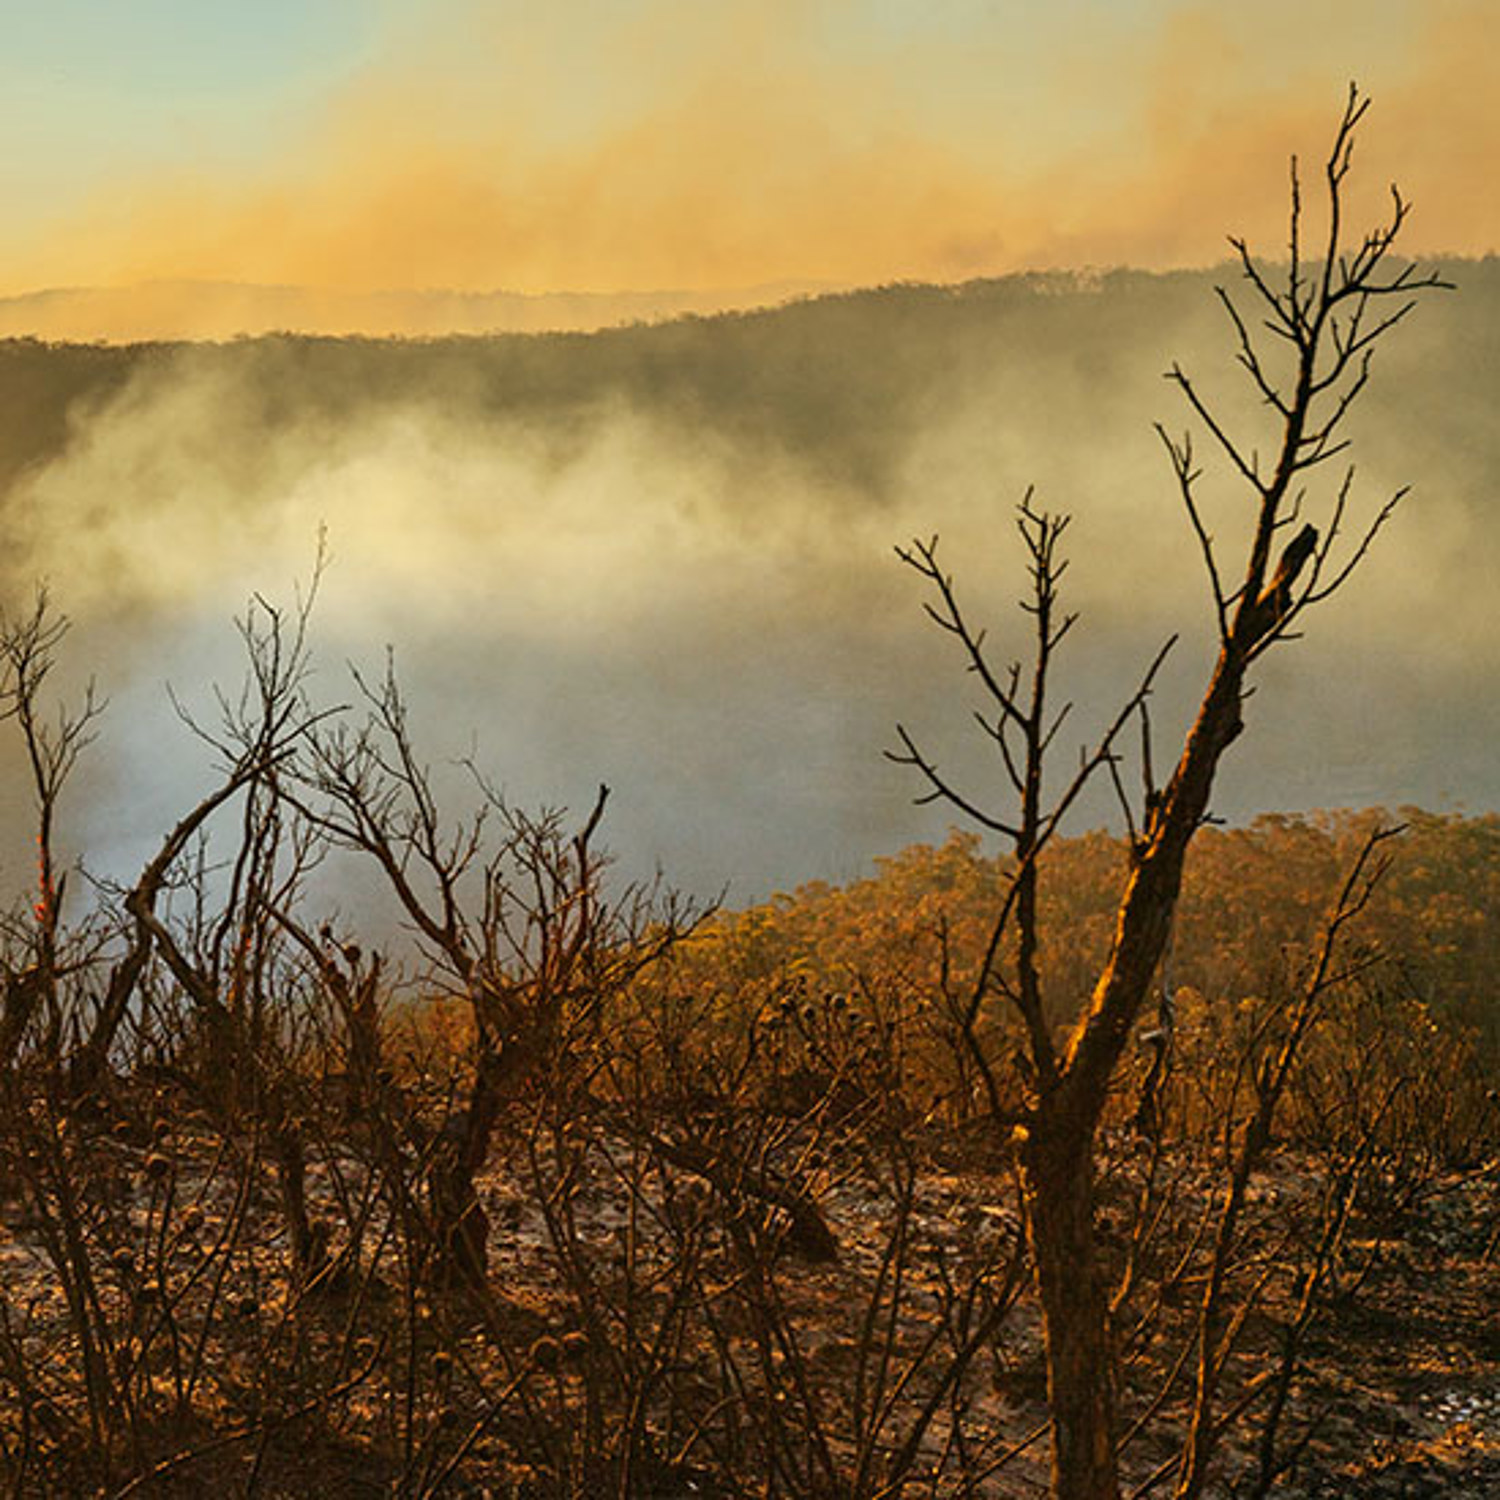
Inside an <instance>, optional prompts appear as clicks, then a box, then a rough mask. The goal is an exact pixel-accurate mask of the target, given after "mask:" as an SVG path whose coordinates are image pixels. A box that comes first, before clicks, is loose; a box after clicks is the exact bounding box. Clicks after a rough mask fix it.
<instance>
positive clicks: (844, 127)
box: [0, 0, 1500, 335]
mask: <svg viewBox="0 0 1500 1500" xmlns="http://www.w3.org/2000/svg"><path fill="white" fill-rule="evenodd" d="M394 15H395V16H396V19H393V20H392V21H391V23H390V25H391V28H392V29H391V31H390V34H389V36H388V38H387V43H386V46H385V48H384V49H383V50H382V51H381V52H380V53H379V55H377V56H376V57H375V59H374V60H372V61H370V62H369V63H367V64H366V65H364V66H363V67H361V68H359V69H358V70H357V71H355V73H354V74H353V75H352V76H351V77H350V78H349V79H348V81H347V82H346V83H345V84H344V85H343V86H342V87H341V88H340V89H339V90H338V91H336V92H335V93H333V94H331V95H329V96H327V97H325V98H323V99H322V100H321V101H319V102H318V104H317V105H316V106H308V105H306V104H305V103H304V105H303V106H302V108H303V114H302V115H301V117H300V124H299V126H298V127H297V128H295V129H293V128H290V127H288V126H287V125H286V123H285V122H284V121H282V122H278V124H279V128H278V129H277V131H275V132H274V133H269V132H268V134H270V136H271V139H273V140H274V143H275V145H274V149H271V148H268V149H267V151H266V152H265V153H263V154H262V155H259V156H256V155H254V154H253V153H251V154H250V155H249V156H248V157H246V158H245V159H238V158H236V159H233V160H231V159H227V158H226V159H214V160H208V159H204V160H196V161H195V160H194V159H193V158H192V157H191V156H189V155H188V154H187V153H186V152H184V153H183V154H182V155H181V156H180V157H178V158H176V159H173V160H170V161H167V160H161V161H156V162H153V163H151V164H149V165H147V164H143V166H142V168H141V170H140V171H139V172H137V173H133V174H131V173H127V174H124V175H121V176H119V177H117V178H116V180H114V181H113V182H112V183H111V184H110V185H109V186H108V187H106V188H102V189H99V190H98V191H97V193H96V195H95V196H93V197H92V198H90V199H88V200H87V201H82V202H79V203H77V204H76V205H75V208H74V211H73V212H71V213H69V214H66V215H64V216H63V217H62V218H60V219H58V218H54V219H52V220H51V221H49V222H48V223H47V224H45V225H43V224H38V225H34V226H33V230H34V232H31V233H29V234H28V233H27V232H21V233H17V234H14V235H12V237H11V249H10V251H9V253H8V254H7V255H6V257H5V258H4V262H3V264H0V282H3V284H6V285H8V286H9V287H11V288H12V289H15V290H22V289H34V288H37V287H44V286H50V287H57V286H68V285H78V286H93V285H106V286H113V287H121V286H127V285H134V284H138V283H144V282H149V283H153V284H152V285H149V286H147V287H145V288H144V289H143V291H142V293H141V297H142V308H141V313H140V318H139V319H137V320H136V321H135V323H134V324H133V331H134V332H135V333H136V334H140V333H143V332H144V333H149V332H151V331H153V328H154V329H155V330H156V331H173V330H175V331H178V332H181V331H184V330H186V331H193V328H192V324H193V320H194V318H195V316H200V317H201V316H202V314H201V310H200V311H196V312H195V309H199V307H200V304H201V300H202V299H201V295H199V294H197V293H195V291H194V289H193V287H192V286H191V285H185V284H184V282H194V281H197V282H202V281H205V280H206V281H211V282H216V283H224V282H229V283H255V284H258V285H267V284H269V285H271V286H274V287H295V288H299V289H301V290H300V291H299V294H298V296H299V299H300V300H297V301H295V302H294V303H289V302H288V301H287V300H286V298H285V296H282V298H281V301H280V302H277V301H276V300H275V298H274V297H272V298H271V300H270V303H269V304H268V305H270V306H274V307H276V308H278V309H279V311H280V312H282V313H283V314H285V315H286V317H287V319H288V321H287V323H286V325H285V326H291V327H297V328H308V329H317V328H320V327H322V328H330V329H344V328H346V327H348V326H349V325H348V321H347V320H348V318H349V316H350V307H349V304H348V301H347V299H348V297H349V295H350V294H352V293H365V294H369V293H374V292H377V291H383V290H385V291H397V292H401V293H403V294H407V295H408V296H409V295H410V294H411V293H413V292H415V291H419V290H421V289H424V288H441V289H449V290H453V289H457V290H460V291H468V292H488V291H492V290H494V289H496V288H507V289H510V290H513V291H520V292H532V293H556V292H561V291H566V292H578V291H581V290H593V291H597V292H621V291H628V290H633V291H636V292H642V291H651V292H657V291H661V290H663V289H671V290H674V291H676V292H678V293H690V294H696V295H699V296H702V297H711V296H712V295H714V294H721V293H723V292H724V291H725V290H726V289H734V288H741V289H744V288H756V287H766V286H784V285H787V284H795V285H806V284H809V283H816V284H823V285H827V284H832V285H842V286H851V285H868V284H873V283H881V282H887V281H891V280H897V279H925V280H949V281H951V280H961V279H964V278H967V277H972V276H976V275H982V274H984V275H988V274H995V273H999V272H1004V271H1014V270H1026V269H1040V268H1048V267H1067V266H1082V265H1094V266H1113V265H1122V264H1130V265H1138V266H1147V267H1158V268H1160V267H1172V266H1189V265H1204V264H1210V263H1213V262H1214V261H1216V260H1217V259H1218V258H1219V256H1220V255H1221V253H1222V247H1223V239H1222V236H1223V234H1224V232H1225V231H1226V230H1232V231H1235V232H1242V233H1245V234H1247V235H1249V236H1250V237H1251V238H1253V239H1255V240H1257V241H1258V242H1260V243H1271V244H1279V243H1281V240H1282V236H1283V234H1284V229H1283V226H1282V224H1281V222H1280V209H1279V206H1278V205H1279V204H1280V203H1282V202H1283V201H1284V191H1283V189H1284V181H1285V163H1286V160H1287V158H1288V156H1289V155H1290V154H1291V153H1292V152H1293V151H1295V150H1299V149H1300V150H1302V151H1303V153H1304V154H1306V153H1307V152H1308V151H1309V147H1310V145H1311V147H1312V149H1313V150H1314V151H1315V150H1316V148H1317V146H1318V145H1319V144H1320V143H1321V142H1323V141H1324V140H1326V139H1327V137H1328V135H1329V131H1330V127H1331V124H1332V119H1333V116H1334V114H1335V113H1336V110H1337V108H1338V106H1339V104H1340V103H1341V101H1342V99H1343V96H1344V91H1345V88H1346V85H1347V80H1348V79H1349V78H1350V77H1356V78H1358V79H1360V81H1361V83H1362V84H1363V85H1364V87H1365V88H1366V90H1367V91H1368V92H1370V93H1372V94H1373V95H1374V96H1375V98H1376V103H1377V107H1376V110H1375V112H1374V113H1373V114H1372V116H1371V118H1370V122H1369V125H1368V127H1367V130H1366V132H1365V135H1364V139H1363V140H1362V143H1361V152H1362V153H1363V154H1364V155H1367V156H1368V158H1369V159H1371V160H1377V161H1379V162H1380V163H1381V169H1382V179H1381V180H1377V181H1374V182H1367V183H1365V184H1364V185H1363V186H1362V187H1361V188H1360V189H1359V191H1360V192H1362V193H1366V194H1367V195H1368V196H1369V197H1370V198H1372V199H1377V200H1378V198H1379V197H1380V195H1381V194H1383V192H1384V186H1385V184H1384V178H1387V177H1393V178H1395V179H1396V180H1398V181H1399V182H1401V183H1402V185H1403V186H1404V187H1405V188H1406V190H1407V191H1408V192H1410V193H1411V194H1412V195H1414V196H1415V198H1416V199H1417V201H1418V203H1419V205H1420V209H1421V213H1420V215H1419V217H1418V220H1417V221H1416V225H1415V231H1414V237H1413V238H1412V240H1411V243H1412V245H1413V246H1416V247H1420V248H1424V249H1426V250H1428V251H1433V250H1437V251H1443V252H1450V253H1452V252H1460V253H1467V254H1475V253H1483V252H1486V251H1488V250H1490V249H1493V248H1494V247H1495V246H1496V245H1497V244H1500V203H1497V202H1496V200H1495V198H1494V195H1493V194H1487V193H1485V192H1484V191H1482V184H1483V183H1484V182H1485V181H1486V180H1487V175H1488V174H1487V167H1488V163H1489V162H1491V161H1493V160H1494V159H1495V156H1496V152H1497V148H1500V99H1497V96H1496V93H1495V90H1494V89H1493V88H1492V87H1490V85H1489V79H1488V64H1487V60H1488V57H1489V50H1490V49H1489V45H1488V44H1489V40H1490V31H1491V26H1492V20H1493V17H1492V14H1491V10H1490V7H1489V6H1487V5H1486V4H1484V3H1482V0H1362V3H1359V4H1354V3H1349V0H1331V3H1329V4H1325V5H1323V6H1321V7H1319V9H1318V15H1317V24H1316V25H1310V24H1309V23H1308V16H1307V12H1306V8H1305V6H1302V5H1298V4H1294V3H1292V0H1267V3H1265V4H1262V5H1259V6H1256V7H1254V8H1250V9H1243V10H1241V11H1229V10H1227V9H1226V8H1225V7H1222V6H1210V5H1204V4H1201V3H1199V4H1188V3H1176V4H1161V5H1133V6H1119V7H1116V6H1100V5H1097V4H1091V3H1087V0H1074V3H1073V4H1071V5H1062V6H1055V7H1046V8H1042V7H1033V6H1025V7H1022V6H1003V5H1002V6H979V5H970V4H962V5H956V6H951V7H948V6H945V7H940V8H937V9H936V10H934V8H933V7H930V6H922V7H916V6H909V5H907V4H905V3H900V4H896V5H893V6H889V7H884V6H883V7H871V8H867V7H853V6H847V5H845V4H842V3H840V0H819V3H815V4H807V3H795V4H793V3H788V0H777V3H767V0H734V3H728V4H719V5H714V6H703V5H699V4H692V3H687V0H651V3H648V4H644V5H633V6H623V7H622V6H614V5H606V4H599V3H590V0H573V3H571V4H567V5H562V6H554V7H548V8H547V10H546V12H545V14H543V13H542V12H540V11H538V10H537V9H536V8H535V7H524V8H517V7H496V6H493V5H489V4H481V3H477V0H468V3H459V0H443V3H437V4H433V5H424V6H423V7H421V13H420V20H416V19H411V18H408V19H407V20H406V21H401V20H400V19H399V16H400V12H399V8H398V10H397V11H396V12H394ZM1308 165H1309V167H1310V170H1311V173H1312V175H1313V176H1314V177H1315V176H1316V173H1317V171H1318V166H1319V163H1318V162H1316V161H1312V162H1310V163H1309V164H1308ZM1247 204H1250V205H1265V206H1266V208H1265V211H1264V212H1260V211H1258V210H1253V211H1250V212H1249V213H1248V215H1247V210H1246V205H1247ZM320 291H321V293H322V294H323V296H324V298H325V299H326V300H325V301H324V302H322V303H320V302H319V300H318V293H319V292H320ZM472 311H473V309H467V310H466V309H464V308H462V307H459V306H454V305H453V304H452V303H451V302H450V303H449V304H448V305H447V307H446V314H445V315H446V316H447V317H448V318H449V319H450V320H451V321H450V322H449V324H448V326H449V327H454V328H457V327H469V326H472V325H471V324H470V323H468V322H466V321H464V319H465V318H466V317H467V316H468V315H470V314H472ZM558 311H559V313H560V315H563V314H562V310H561V309H559V310H558ZM598 311H600V312H603V311H604V309H602V308H601V309H598ZM24 313H25V316H27V317H28V318H29V319H30V320H31V322H32V323H33V325H34V326H33V330H32V331H35V332H38V333H41V334H44V335H45V334H47V333H49V332H55V331H59V330H61V329H63V328H73V327H76V326H77V315H76V313H75V312H72V311H70V310H69V306H68V304H67V303H66V301H64V302H60V303H59V302H52V303H46V302H36V303H33V304H31V305H29V306H28V307H27V308H25V309H24ZM362 313H363V316H364V317H365V318H366V319H368V322H367V325H366V326H367V331H371V332H412V331H423V332H428V331H433V329H434V327H435V324H434V321H433V320H434V318H435V317H438V316H439V314H437V313H435V312H434V308H433V305H432V304H431V303H427V304H423V303H422V302H421V301H420V299H418V300H408V301H405V302H403V301H400V300H388V301H386V302H384V303H367V304H366V305H365V306H364V308H363V310H362ZM621 315H622V316H627V317H628V316H631V315H632V313H631V311H630V307H629V304H621ZM216 316H218V317H219V319H220V321H218V322H211V323H210V324H209V325H208V327H207V328H200V329H199V330H198V331H209V332H218V331H221V330H222V328H223V326H224V325H223V322H222V318H223V317H226V316H227V317H231V318H232V316H233V314H232V313H226V312H224V310H223V309H222V308H221V309H220V311H219V313H218V314H217V315H216ZM271 316H273V314H272V313H270V312H268V311H267V310H266V307H265V306H259V305H256V306H249V307H246V308H244V309H243V310H242V311H241V313H240V319H241V322H240V326H243V327H246V328H264V327H267V326H272V325H269V324H268V323H267V322H266V319H267V318H269V317H271ZM504 316H505V315H504V313H503V312H502V311H499V310H497V312H496V324H495V326H514V325H511V324H506V323H505V322H504ZM564 316H565V315H564ZM111 317H112V320H113V321H112V323H111V326H112V327H125V326H128V322H127V320H125V319H122V318H120V317H119V315H118V314H111ZM600 321H601V322H603V321H608V319H607V318H606V317H601V318H600ZM10 326H14V324H13V323H12V324H11V325H10Z"/></svg>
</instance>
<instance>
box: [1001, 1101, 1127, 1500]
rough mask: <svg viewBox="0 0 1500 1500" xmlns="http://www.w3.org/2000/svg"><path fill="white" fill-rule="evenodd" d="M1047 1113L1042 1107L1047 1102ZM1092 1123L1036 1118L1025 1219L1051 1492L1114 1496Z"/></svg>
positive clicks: (1111, 1398)
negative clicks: (1041, 1337) (1037, 1309)
mask: <svg viewBox="0 0 1500 1500" xmlns="http://www.w3.org/2000/svg"><path fill="white" fill-rule="evenodd" d="M1049 1115H1050V1112H1049ZM1093 1156H1094V1151H1093V1137H1092V1133H1091V1132H1088V1131H1085V1130H1082V1129H1080V1128H1078V1127H1077V1124H1076V1122H1074V1121H1070V1120H1068V1119H1067V1118H1066V1117H1061V1116H1059V1117H1056V1118H1050V1117H1049V1118H1047V1119H1046V1122H1045V1123H1044V1119H1043V1117H1040V1116H1039V1118H1038V1120H1037V1123H1036V1125H1035V1126H1034V1127H1033V1129H1032V1130H1031V1131H1030V1132H1029V1133H1028V1134H1027V1136H1026V1140H1025V1143H1024V1146H1023V1148H1022V1151H1021V1172H1022V1182H1023V1185H1024V1192H1025V1198H1024V1202H1025V1209H1026V1228H1027V1235H1028V1238H1029V1239H1030V1242H1031V1253H1032V1257H1033V1261H1034V1263H1035V1266H1036V1284H1037V1291H1038V1293H1039V1295H1040V1297H1041V1301H1042V1313H1043V1319H1044V1323H1045V1327H1046V1334H1047V1398H1048V1402H1049V1404H1050V1406H1051V1409H1052V1493H1053V1494H1054V1495H1059V1496H1066V1497H1067V1500H1116V1496H1118V1494H1119V1474H1118V1469H1117V1465H1116V1459H1115V1366H1114V1348H1113V1341H1112V1339H1111V1336H1110V1327H1109V1308H1108V1298H1107V1295H1106V1291H1105V1286H1104V1278H1103V1275H1102V1273H1101V1270H1100V1267H1099V1263H1098V1255H1097V1250H1096V1245H1095V1240H1094V1161H1093Z"/></svg>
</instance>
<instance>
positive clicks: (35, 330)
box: [0, 281, 832, 343]
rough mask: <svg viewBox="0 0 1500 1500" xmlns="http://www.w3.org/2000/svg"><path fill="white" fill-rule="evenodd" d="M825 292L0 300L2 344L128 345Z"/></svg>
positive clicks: (527, 318)
mask: <svg viewBox="0 0 1500 1500" xmlns="http://www.w3.org/2000/svg"><path fill="white" fill-rule="evenodd" d="M828 290H832V288H831V287H830V286H829V285H828V284H826V283H819V282H811V281H784V282H776V283H773V284H769V285H766V286H755V287H741V288H730V289H728V290H723V291H651V292H546V293H526V292H507V291H493V292H462V291H442V290H437V291H376V292H354V291H340V290H329V289H324V288H319V287H302V286H263V285H257V284H251V283H244V282H228V281H149V282H142V283H138V284H135V285H132V286H124V287H55V288H48V289H45V290H42V291H35V292H27V293H22V294H20V295H16V296H9V297H0V338H40V339H47V340H52V341H66V342H84V343H93V342H103V343H136V342H146V341H159V340H174V341H175V340H224V339H234V338H244V337H256V336H259V335H262V334H268V333H314V334H318V333H320V334H332V335H349V334H369V335H375V336H394V337H407V338H435V337H441V336H444V335H449V334H488V333H561V332H574V333H579V332H593V331H595V330H597V329H601V328H609V327H614V326H618V325H620V324H628V323H650V322H657V321H660V320H662V319H665V318H675V317H682V316H684V315H685V314H692V313H698V314H712V313H720V312H734V311H742V310H745V309H748V308H754V307H771V306H776V305H778V304H780V303H784V302H788V301H791V300H792V299H794V298H796V297H802V296H808V295H813V294H816V293H818V292H821V291H828Z"/></svg>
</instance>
